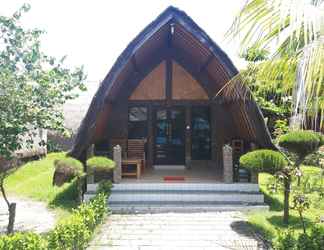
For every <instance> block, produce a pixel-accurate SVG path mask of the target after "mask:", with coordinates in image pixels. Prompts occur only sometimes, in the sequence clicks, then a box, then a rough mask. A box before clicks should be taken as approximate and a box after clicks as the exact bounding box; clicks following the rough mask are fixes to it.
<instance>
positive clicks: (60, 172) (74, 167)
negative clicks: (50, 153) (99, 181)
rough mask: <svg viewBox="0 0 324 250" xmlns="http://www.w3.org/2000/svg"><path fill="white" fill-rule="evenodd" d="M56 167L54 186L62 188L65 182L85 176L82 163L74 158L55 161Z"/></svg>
mask: <svg viewBox="0 0 324 250" xmlns="http://www.w3.org/2000/svg"><path fill="white" fill-rule="evenodd" d="M54 166H55V172H54V176H53V185H54V184H55V185H57V186H61V185H63V184H64V183H65V182H70V181H71V180H72V179H73V178H75V177H81V176H83V175H84V170H83V165H82V163H81V162H80V161H78V160H77V159H74V158H72V157H65V158H63V159H59V160H55V161H54Z"/></svg>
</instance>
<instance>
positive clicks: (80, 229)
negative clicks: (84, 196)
mask: <svg viewBox="0 0 324 250" xmlns="http://www.w3.org/2000/svg"><path fill="white" fill-rule="evenodd" d="M106 213H107V195H105V194H103V193H99V194H97V195H96V196H95V198H94V199H92V200H91V201H90V202H89V203H84V204H82V205H80V206H79V207H78V208H77V209H75V210H73V214H72V216H71V218H69V219H68V220H67V221H65V222H64V223H62V224H59V225H58V226H56V227H55V229H54V230H53V231H52V232H51V233H50V234H49V236H48V248H49V249H50V250H82V249H85V248H86V246H87V243H88V242H89V240H90V238H91V235H92V233H93V231H94V229H95V227H96V226H97V225H98V224H99V223H101V222H102V220H103V218H104V216H105V214H106Z"/></svg>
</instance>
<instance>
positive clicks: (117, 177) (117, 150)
mask: <svg viewBox="0 0 324 250" xmlns="http://www.w3.org/2000/svg"><path fill="white" fill-rule="evenodd" d="M121 152H122V148H121V147H120V146H119V145H116V146H115V147H114V152H113V160H114V162H115V164H116V166H115V169H114V173H113V179H114V183H119V182H121V178H122V175H121V174H122V169H121V168H122V166H121V163H122V155H121Z"/></svg>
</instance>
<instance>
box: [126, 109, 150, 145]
mask: <svg viewBox="0 0 324 250" xmlns="http://www.w3.org/2000/svg"><path fill="white" fill-rule="evenodd" d="M146 137H147V108H146V107H131V108H129V111H128V138H129V139H143V138H146Z"/></svg>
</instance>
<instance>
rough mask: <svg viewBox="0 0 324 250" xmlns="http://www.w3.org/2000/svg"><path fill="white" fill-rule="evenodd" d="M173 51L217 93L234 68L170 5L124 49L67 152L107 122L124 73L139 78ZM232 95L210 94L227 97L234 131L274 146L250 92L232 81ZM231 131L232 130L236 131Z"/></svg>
mask: <svg viewBox="0 0 324 250" xmlns="http://www.w3.org/2000/svg"><path fill="white" fill-rule="evenodd" d="M168 55H171V57H172V58H173V59H174V60H177V62H178V63H182V64H186V65H187V68H186V69H188V70H189V71H190V73H191V74H192V75H193V76H194V77H195V78H196V79H198V80H199V81H200V82H201V83H202V84H204V85H205V87H206V88H208V89H209V90H210V91H209V92H210V93H212V95H216V93H218V92H219V90H221V89H222V88H223V86H224V85H225V84H226V83H227V82H228V81H229V80H230V79H231V78H232V77H234V76H235V75H237V74H238V70H237V69H236V68H235V66H234V65H233V63H232V61H231V60H230V59H229V58H228V56H227V55H226V53H225V52H224V51H223V50H222V49H221V48H220V47H219V46H218V45H217V44H216V43H215V42H214V41H213V40H212V39H211V38H210V37H209V36H208V35H207V34H206V33H205V32H204V31H203V30H202V29H201V28H200V27H199V26H198V25H197V24H196V23H195V22H194V21H193V20H192V19H191V18H190V17H189V16H188V15H187V14H186V13H184V12H183V11H181V10H179V9H177V8H174V7H169V8H167V9H166V10H165V11H164V12H163V13H162V14H161V15H159V16H158V17H157V18H156V19H155V20H154V21H153V22H152V23H150V24H149V25H148V26H147V27H146V28H145V29H144V30H143V31H142V32H141V33H140V34H139V35H138V36H137V37H136V38H135V39H134V40H133V41H132V42H131V43H130V44H129V45H128V46H127V47H126V49H125V50H124V51H123V53H122V54H121V55H120V56H119V58H118V59H117V61H116V62H115V64H114V65H113V67H112V68H111V70H110V72H109V73H108V74H107V76H106V78H105V79H104V81H103V82H102V84H101V85H100V87H99V89H98V91H97V93H96V95H95V96H94V98H93V100H92V102H91V105H90V107H89V110H88V112H87V114H86V116H85V118H84V119H83V121H82V123H81V126H80V128H79V130H78V133H77V136H76V139H75V143H74V146H73V148H72V151H71V152H70V154H71V155H72V156H73V157H76V158H80V156H81V154H82V152H83V151H84V150H86V149H87V148H88V147H89V145H91V144H92V143H94V141H95V139H96V136H97V135H99V134H100V132H102V130H103V129H104V128H105V124H106V122H107V119H108V116H109V113H110V111H111V109H112V106H113V103H114V102H115V101H116V98H117V97H118V93H119V92H120V91H121V87H122V86H123V84H125V82H127V80H128V79H132V81H133V82H139V80H140V79H143V77H144V76H145V75H147V74H148V73H149V72H150V71H151V70H152V67H151V66H152V65H153V66H154V65H158V63H160V62H161V61H162V60H164V59H165V56H168ZM232 93H233V94H232V95H226V98H225V96H218V97H216V98H213V97H211V98H210V99H213V100H214V101H216V102H222V103H224V102H228V103H230V105H229V106H230V107H229V109H230V110H231V112H232V116H233V117H234V119H233V121H234V123H235V126H236V127H235V132H236V133H237V135H242V136H243V137H244V138H246V139H249V140H251V141H256V142H257V143H258V144H259V145H260V146H261V147H273V145H272V143H271V138H270V135H269V132H268V129H267V127H266V125H265V124H264V120H263V116H262V113H261V112H260V109H259V108H258V106H257V105H256V103H255V102H254V101H253V100H248V101H245V97H246V95H247V96H249V95H250V92H249V90H248V89H246V88H245V87H244V86H239V87H235V90H234V91H233V92H232ZM235 132H233V133H235Z"/></svg>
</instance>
